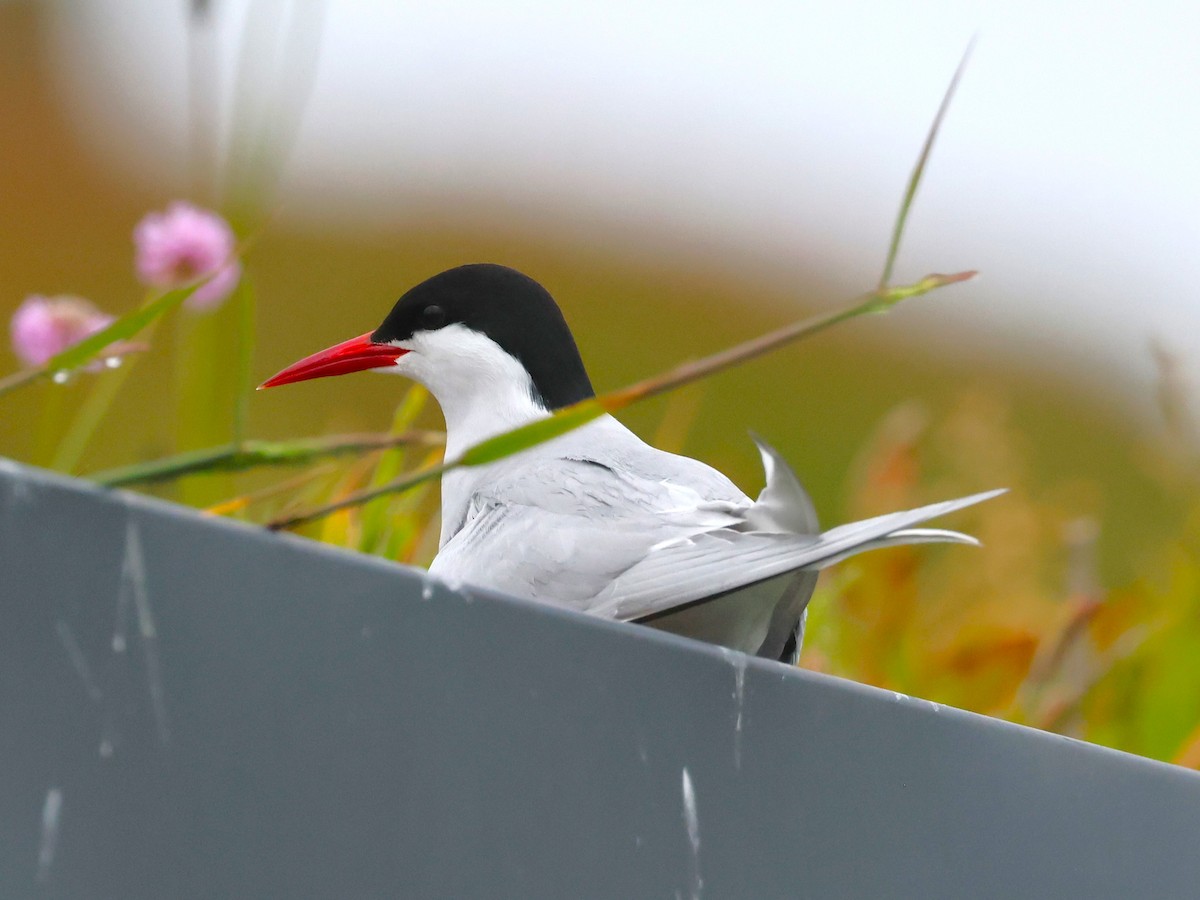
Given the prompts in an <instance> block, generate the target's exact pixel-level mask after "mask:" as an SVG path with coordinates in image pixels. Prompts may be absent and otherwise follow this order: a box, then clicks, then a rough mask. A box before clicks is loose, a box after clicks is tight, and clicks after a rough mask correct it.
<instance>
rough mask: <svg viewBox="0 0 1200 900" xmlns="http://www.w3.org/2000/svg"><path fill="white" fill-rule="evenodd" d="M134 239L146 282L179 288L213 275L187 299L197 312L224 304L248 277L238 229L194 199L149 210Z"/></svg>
mask: <svg viewBox="0 0 1200 900" xmlns="http://www.w3.org/2000/svg"><path fill="white" fill-rule="evenodd" d="M133 243H134V247H135V260H134V263H135V266H136V268H137V274H138V278H139V279H140V280H141V282H142V283H143V284H145V285H148V286H150V287H160V288H173V287H179V286H180V285H184V284H187V283H188V282H189V281H193V280H194V279H196V278H200V277H203V276H205V275H211V276H212V278H211V279H210V280H209V281H208V282H206V283H205V284H203V285H201V286H200V287H199V288H197V289H196V291H195V293H193V294H192V295H191V296H190V297H189V298H188V299H187V303H186V306H188V307H189V308H190V309H193V310H209V309H215V308H217V307H218V306H220V305H221V303H222V302H223V301H224V300H225V298H226V297H228V296H229V295H230V294H231V293H232V292H233V289H234V288H235V287H237V283H238V280H239V279H240V278H241V275H242V265H241V263H240V262H238V260H237V258H236V257H235V256H234V245H235V240H234V236H233V229H231V228H230V227H229V224H228V223H227V222H226V221H225V220H224V219H222V218H221V217H220V216H219V215H217V214H216V213H215V212H211V211H210V210H207V209H200V208H199V207H196V206H192V205H191V204H190V203H183V202H175V203H172V204H171V205H170V206H168V207H167V211H166V212H162V213H148V214H147V215H146V216H145V218H143V219H142V221H140V222H139V223H138V224H137V227H136V228H134V230H133Z"/></svg>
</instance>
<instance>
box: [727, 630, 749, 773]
mask: <svg viewBox="0 0 1200 900" xmlns="http://www.w3.org/2000/svg"><path fill="white" fill-rule="evenodd" d="M721 652H722V654H723V655H724V657H725V659H726V660H728V662H729V664H730V665H731V666H732V667H733V703H734V720H733V765H734V768H735V769H738V770H739V771H740V770H741V768H742V721H743V718H744V707H745V701H746V661H747V659H748V657H747V656H746V654H745V653H738V652H737V651H735V650H730V649H729V648H727V647H722V648H721Z"/></svg>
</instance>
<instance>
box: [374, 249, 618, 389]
mask: <svg viewBox="0 0 1200 900" xmlns="http://www.w3.org/2000/svg"><path fill="white" fill-rule="evenodd" d="M455 323H458V324H461V325H465V326H466V327H467V328H470V329H472V330H474V331H478V332H479V333H481V334H483V335H486V336H487V337H489V338H491V339H492V340H493V341H495V342H496V343H497V344H498V345H500V347H501V348H502V349H504V350H505V351H507V352H508V353H509V354H510V355H511V356H513V357H515V358H516V359H517V361H518V362H520V363H521V365H523V366H524V367H525V369H526V371H527V372H529V375H530V378H531V379H532V380H533V388H534V390H535V391H536V392H537V393H538V395H539V397H540V399H541V401H542V403H543V404H544V405H545V407H546V408H547V409H552V410H553V409H559V408H561V407H563V406H568V405H570V404H572V403H575V402H577V401H579V400H584V399H586V398H588V397H592V396H595V391H593V390H592V383H591V381H590V380H589V379H588V375H587V371H586V370H585V369H584V367H583V360H582V359H581V358H580V356H579V349H578V348H577V347H576V346H575V338H574V337H572V336H571V330H570V329H569V328H568V327H567V323H566V320H565V319H563V315H562V312H561V310H559V308H558V304H557V303H555V302H554V298H553V297H551V296H550V294H549V292H548V291H547V290H546V289H545V288H544V287H542V286H541V285H540V284H538V283H537V282H536V281H534V280H533V279H532V278H530V277H529V276H527V275H522V274H521V273H520V272H518V271H516V270H515V269H510V268H508V267H506V266H498V265H494V264H491V263H475V264H472V265H467V266H459V267H458V268H456V269H449V270H447V271H445V272H442V273H441V274H440V275H434V276H433V277H432V278H430V279H428V280H427V281H422V282H421V283H420V284H418V285H417V286H416V287H414V288H412V289H411V290H410V291H408V292H407V293H406V294H405V295H404V296H403V297H401V298H400V299H399V300H397V301H396V305H395V306H394V307H392V311H391V312H390V313H388V315H387V318H386V319H384V320H383V324H382V325H380V326H379V327H378V328H377V329H376V330H375V332H374V333H373V334H372V335H371V339H372V340H374V341H379V342H386V341H397V340H405V339H406V338H409V337H412V335H413V333H414V332H417V331H434V330H436V329H438V328H442V327H444V326H446V325H451V324H455Z"/></svg>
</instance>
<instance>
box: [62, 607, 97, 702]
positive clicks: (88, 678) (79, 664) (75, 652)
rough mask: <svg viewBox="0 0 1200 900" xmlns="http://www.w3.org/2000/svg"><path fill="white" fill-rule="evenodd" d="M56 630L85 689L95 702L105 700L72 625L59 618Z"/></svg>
mask: <svg viewBox="0 0 1200 900" xmlns="http://www.w3.org/2000/svg"><path fill="white" fill-rule="evenodd" d="M54 630H55V631H56V632H57V633H58V640H59V643H61V644H62V645H63V649H64V650H66V651H67V658H68V659H69V660H71V667H72V668H73V669H74V670H75V673H76V674H77V675H78V676H79V680H80V681H82V682H83V689H84V690H85V691H87V695H88V697H89V698H91V701H92V702H93V703H95V704H101V703H103V702H104V694H103V693H101V691H100V686H99V685H98V684H96V679H95V678H94V677H93V676H92V670H91V668H90V667H89V666H88V662H87V658H86V657H85V656H84V655H83V649H82V648H81V647H80V646H79V641H77V640H75V632H73V631H72V630H71V626H70V625H68V624H67V623H66V622H64V621H63V620H62V619H59V620H58V621H57V622H55V623H54Z"/></svg>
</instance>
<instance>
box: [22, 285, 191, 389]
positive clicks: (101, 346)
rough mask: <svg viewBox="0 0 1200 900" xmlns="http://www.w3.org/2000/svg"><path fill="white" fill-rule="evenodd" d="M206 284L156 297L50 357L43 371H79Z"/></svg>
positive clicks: (189, 286) (176, 289)
mask: <svg viewBox="0 0 1200 900" xmlns="http://www.w3.org/2000/svg"><path fill="white" fill-rule="evenodd" d="M203 283H204V282H202V281H201V282H197V283H195V284H189V285H188V286H187V287H181V288H175V289H174V290H170V291H167V292H166V293H164V294H161V295H160V296H158V297H155V298H154V299H152V300H150V302H148V303H145V304H143V305H142V306H139V307H138V308H137V309H135V310H133V312H129V313H126V314H125V315H123V316H121V317H120V318H119V319H117V320H116V321H115V322H113V323H112V324H111V325H109V326H108V327H107V328H102V329H101V330H100V331H97V332H96V333H95V334H93V335H92V336H91V337H87V338H84V339H83V340H82V341H80V342H79V343H78V344H75V345H74V346H72V347H68V348H67V349H66V350H64V351H63V352H62V353H60V354H58V355H57V356H54V357H51V358H50V360H49V361H48V362H47V363H46V364H45V365H44V366H43V367H42V369H44V370H45V371H47V372H63V371H67V372H69V371H71V370H72V369H78V368H79V367H80V366H84V365H87V364H88V363H89V362H91V361H92V360H93V359H95V358H96V357H97V356H99V355H101V353H102V352H103V351H104V350H105V348H107V347H109V346H111V345H112V344H115V343H116V342H117V341H127V340H129V339H130V338H132V337H135V336H136V335H137V334H138V332H140V331H141V330H142V329H143V328H145V327H146V326H147V325H149V324H150V323H151V322H154V321H155V320H157V319H159V318H161V317H162V316H164V315H166V314H167V313H169V312H170V311H171V310H173V309H174V308H175V307H177V306H179V304H181V303H183V301H184V300H186V299H187V298H188V297H190V296H192V294H193V293H194V292H195V291H196V289H197V288H198V287H200V285H201V284H203Z"/></svg>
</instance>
